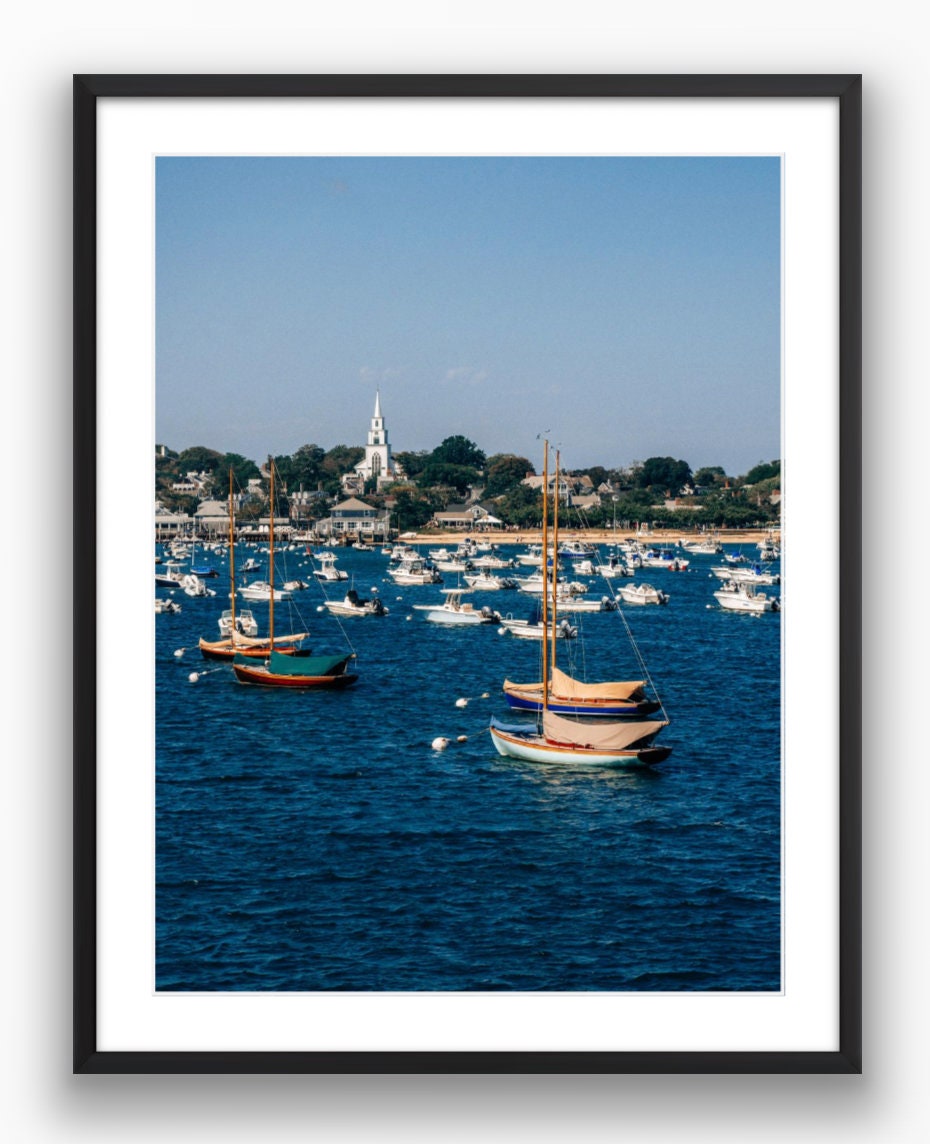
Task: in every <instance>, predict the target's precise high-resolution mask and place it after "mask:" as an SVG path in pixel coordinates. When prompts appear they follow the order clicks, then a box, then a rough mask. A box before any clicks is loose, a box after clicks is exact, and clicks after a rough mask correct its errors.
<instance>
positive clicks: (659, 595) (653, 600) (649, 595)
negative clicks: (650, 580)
mask: <svg viewBox="0 0 930 1144" xmlns="http://www.w3.org/2000/svg"><path fill="white" fill-rule="evenodd" d="M617 593H618V595H619V596H620V598H621V599H622V600H623V601H624V603H627V604H667V603H668V601H669V596H668V593H667V592H663V591H662V589H661V588H654V587H653V586H652V585H651V584H624V585H623V586H622V587H621V588H618V589H617Z"/></svg>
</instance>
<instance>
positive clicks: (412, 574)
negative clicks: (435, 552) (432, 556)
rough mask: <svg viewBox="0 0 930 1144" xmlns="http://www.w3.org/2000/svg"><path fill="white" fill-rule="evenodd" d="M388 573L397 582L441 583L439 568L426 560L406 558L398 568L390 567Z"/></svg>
mask: <svg viewBox="0 0 930 1144" xmlns="http://www.w3.org/2000/svg"><path fill="white" fill-rule="evenodd" d="M388 575H389V576H390V577H391V579H392V580H393V581H394V583H395V584H441V583H442V576H441V575H440V574H439V571H438V569H436V568H434V567H433V566H432V565H431V564H427V563H426V561H424V560H405V561H404V562H403V563H402V564H401V565H400V566H399V567H397V568H389V569H388Z"/></svg>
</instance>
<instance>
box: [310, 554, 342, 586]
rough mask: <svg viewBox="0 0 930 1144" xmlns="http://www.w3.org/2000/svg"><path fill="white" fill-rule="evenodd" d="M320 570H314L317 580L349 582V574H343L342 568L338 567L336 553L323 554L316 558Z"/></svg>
mask: <svg viewBox="0 0 930 1144" xmlns="http://www.w3.org/2000/svg"><path fill="white" fill-rule="evenodd" d="M315 559H316V560H317V563H318V564H319V565H320V567H319V568H314V569H313V575H314V576H315V577H316V578H317V580H326V581H332V582H336V581H339V580H348V578H349V573H348V572H343V570H342V569H341V568H337V567H336V553H335V552H321V553H320V554H319V555H318V556H317V557H316V558H315Z"/></svg>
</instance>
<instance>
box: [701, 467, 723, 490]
mask: <svg viewBox="0 0 930 1144" xmlns="http://www.w3.org/2000/svg"><path fill="white" fill-rule="evenodd" d="M726 479H727V474H726V472H725V471H724V470H723V469H722V468H721V467H720V466H719V465H705V466H704V468H703V469H698V471H697V472H696V473H695V474H694V481H695V484H697V485H700V486H701V488H713V487H714V486H715V485H722V484H723V482H724V481H725V480H726Z"/></svg>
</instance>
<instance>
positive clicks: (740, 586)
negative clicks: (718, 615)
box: [714, 580, 781, 615]
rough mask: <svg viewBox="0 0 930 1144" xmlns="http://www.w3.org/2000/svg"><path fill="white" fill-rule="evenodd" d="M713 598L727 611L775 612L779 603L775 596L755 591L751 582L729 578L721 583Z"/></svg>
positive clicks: (778, 607) (779, 605)
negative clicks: (724, 582)
mask: <svg viewBox="0 0 930 1144" xmlns="http://www.w3.org/2000/svg"><path fill="white" fill-rule="evenodd" d="M714 598H715V599H716V601H717V603H718V604H719V605H720V607H721V608H725V609H726V610H727V611H728V612H753V613H755V614H757V615H758V614H760V613H762V612H777V611H779V609H780V607H781V604H780V603H779V601H778V599H777V598H776V597H775V596H767V595H766V594H765V593H764V592H757V591H756V589H755V587H754V586H753V585H752V584H747V583H746V582H744V581H738V580H730V581H728V582H727V583H726V584H724V585H722V586H721V587H720V588H718V590H717V591H716V592H714Z"/></svg>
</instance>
